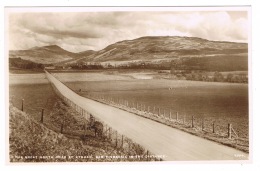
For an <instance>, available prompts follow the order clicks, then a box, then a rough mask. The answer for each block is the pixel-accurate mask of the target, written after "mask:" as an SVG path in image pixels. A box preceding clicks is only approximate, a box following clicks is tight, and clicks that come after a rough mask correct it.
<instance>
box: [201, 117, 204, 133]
mask: <svg viewBox="0 0 260 171" xmlns="http://www.w3.org/2000/svg"><path fill="white" fill-rule="evenodd" d="M201 130H202V131H203V130H204V118H202V119H201Z"/></svg>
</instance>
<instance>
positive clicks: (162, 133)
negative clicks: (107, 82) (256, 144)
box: [46, 73, 248, 161]
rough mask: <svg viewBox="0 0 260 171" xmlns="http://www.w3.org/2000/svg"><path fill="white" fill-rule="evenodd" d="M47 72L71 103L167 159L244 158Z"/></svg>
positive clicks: (240, 154)
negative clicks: (72, 87) (73, 87)
mask: <svg viewBox="0 0 260 171" xmlns="http://www.w3.org/2000/svg"><path fill="white" fill-rule="evenodd" d="M46 74H47V77H48V78H49V80H50V81H51V82H52V83H53V84H54V85H55V86H56V88H58V90H59V91H60V92H61V93H62V94H63V95H64V96H65V97H67V98H68V99H70V100H71V101H73V102H74V103H75V104H77V105H78V106H80V107H81V108H83V109H85V110H86V111H88V112H90V113H91V114H92V115H93V116H95V117H96V118H98V119H100V120H102V121H103V122H105V123H106V124H107V125H109V126H111V127H112V128H113V129H115V130H117V131H118V133H120V134H123V135H125V136H127V137H128V138H130V139H132V140H133V141H134V142H136V143H138V144H140V145H142V146H143V147H145V148H146V149H147V150H149V151H150V152H152V153H153V154H155V155H165V158H163V160H168V161H196V160H247V159H248V154H247V153H244V152H242V151H239V150H236V149H234V148H231V147H227V146H224V145H221V144H218V143H216V142H213V141H210V140H206V139H203V138H200V137H197V136H194V135H191V134H189V133H186V132H183V131H180V130H178V129H175V128H171V127H169V126H166V125H163V124H160V123H158V122H155V121H152V120H150V119H146V118H143V117H140V116H137V115H135V114H132V113H129V112H127V111H124V110H121V109H118V108H115V107H112V106H109V105H106V104H102V103H99V102H96V101H93V100H90V99H87V98H84V97H81V96H79V95H78V94H76V93H75V92H73V91H71V90H70V89H69V88H68V87H66V86H65V85H64V84H62V83H61V82H59V81H58V80H57V79H55V78H54V77H53V76H52V75H50V74H48V73H46Z"/></svg>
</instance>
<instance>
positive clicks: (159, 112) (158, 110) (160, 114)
mask: <svg viewBox="0 0 260 171" xmlns="http://www.w3.org/2000/svg"><path fill="white" fill-rule="evenodd" d="M160 113H161V112H160V108H159V107H158V116H160V115H161V114H160Z"/></svg>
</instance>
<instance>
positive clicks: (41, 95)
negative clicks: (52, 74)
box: [9, 74, 153, 162]
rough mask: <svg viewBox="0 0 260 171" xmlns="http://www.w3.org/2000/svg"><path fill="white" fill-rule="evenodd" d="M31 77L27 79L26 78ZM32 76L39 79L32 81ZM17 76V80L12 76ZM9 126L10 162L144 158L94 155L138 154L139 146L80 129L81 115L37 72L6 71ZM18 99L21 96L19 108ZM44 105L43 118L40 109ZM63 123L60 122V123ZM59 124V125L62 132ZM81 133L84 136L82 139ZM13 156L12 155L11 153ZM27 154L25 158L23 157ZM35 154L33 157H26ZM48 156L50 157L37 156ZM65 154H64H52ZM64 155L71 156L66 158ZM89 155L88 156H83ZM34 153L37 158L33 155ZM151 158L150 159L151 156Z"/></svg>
mask: <svg viewBox="0 0 260 171" xmlns="http://www.w3.org/2000/svg"><path fill="white" fill-rule="evenodd" d="M30 78H31V80H30ZM34 78H37V80H38V79H39V80H42V84H38V83H35V82H34V81H33V79H34ZM16 79H17V80H16ZM10 80H16V81H15V82H14V81H10V83H11V84H10V85H9V94H10V106H9V107H10V108H9V112H10V113H9V126H10V127H9V129H10V135H9V140H10V161H11V162H57V161H58V162H65V161H71V162H75V161H77V162H82V161H84V162H86V161H92V162H93V161H94V162H95V161H140V160H147V159H136V158H133V159H130V158H118V159H112V158H103V159H99V158H96V156H103V155H106V156H121V155H123V156H130V155H141V153H142V152H143V149H142V147H140V146H138V145H135V144H133V146H132V148H131V149H122V148H120V147H115V145H114V144H113V143H112V142H110V141H109V140H106V139H103V138H100V137H95V135H94V132H93V131H91V130H87V131H86V130H83V125H84V124H85V119H84V118H83V116H81V115H80V114H79V113H77V112H76V111H75V110H74V109H72V108H71V107H69V106H68V105H66V104H65V103H64V102H62V100H61V99H60V98H59V97H58V96H57V95H56V94H55V92H54V91H53V88H52V86H51V85H50V84H45V83H44V82H45V81H46V79H44V77H42V75H41V74H28V75H26V74H25V75H24V74H20V75H19V74H18V75H10ZM22 99H24V103H23V104H24V105H23V109H24V112H21V110H20V109H21V104H22ZM42 108H44V117H43V118H44V119H43V120H44V121H43V123H41V122H40V120H41V111H42ZM63 124H64V125H63ZM61 125H62V127H63V131H62V134H60V132H61ZM82 135H84V138H83V139H82ZM15 156H16V157H15ZM26 156H27V157H29V158H26ZM30 156H35V157H36V158H30ZM40 156H52V157H54V158H50V159H49V158H47V159H44V158H39V157H40ZM55 156H65V157H66V158H58V159H57V158H55ZM68 156H74V158H73V159H68V158H67V157H68ZM84 156H91V158H83V157H84ZM37 157H38V158H37ZM151 160H153V159H151Z"/></svg>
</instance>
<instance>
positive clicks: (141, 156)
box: [5, 7, 252, 164]
mask: <svg viewBox="0 0 260 171" xmlns="http://www.w3.org/2000/svg"><path fill="white" fill-rule="evenodd" d="M250 10H251V8H250V7H185V8H184V7H152V8H151V7H150V8H149V7H128V8H126V7H114V8H109V7H69V8H61V7H60V8H59V7H56V8H51V7H41V8H40V7H38V8H36V7H31V8H15V7H8V8H6V9H5V19H6V21H5V22H6V23H7V31H6V36H7V38H6V40H7V41H6V42H5V44H6V52H7V56H6V58H7V59H6V60H7V61H8V66H7V68H8V69H7V70H8V71H7V73H6V77H7V79H8V89H9V90H8V93H9V96H8V102H7V103H8V108H9V111H7V113H6V115H7V116H6V117H7V118H8V119H7V120H8V123H6V125H7V130H8V146H7V148H8V154H7V155H8V156H7V158H8V161H9V162H10V164H15V163H63V162H79V163H80V162H87V163H88V162H156V163H159V162H165V161H171V162H180V161H182V162H183V161H185V162H198V161H205V162H210V161H215V162H220V163H221V162H230V163H232V162H239V163H247V162H248V161H249V160H250V155H251V152H252V151H251V150H252V147H251V142H250V140H251V138H252V135H251V134H250V129H251V126H252V125H251V124H250V120H251V117H252V114H251V110H250V103H249V101H250V86H249V85H250V78H251V75H250V74H251V65H250V61H251V56H250V54H251V53H250V43H251V42H250V40H251V38H250V35H251V34H250V20H251V19H250V15H249V14H250Z"/></svg>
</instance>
